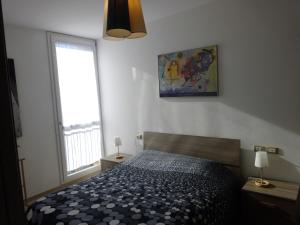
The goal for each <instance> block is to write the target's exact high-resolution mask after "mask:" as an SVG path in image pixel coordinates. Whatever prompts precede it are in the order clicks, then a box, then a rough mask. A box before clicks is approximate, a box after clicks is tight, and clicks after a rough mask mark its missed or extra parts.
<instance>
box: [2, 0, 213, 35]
mask: <svg viewBox="0 0 300 225" xmlns="http://www.w3.org/2000/svg"><path fill="white" fill-rule="evenodd" d="M207 1H212V0H142V4H143V10H144V14H145V20H146V23H147V22H151V21H154V20H158V19H161V18H163V17H167V16H170V15H172V14H175V13H178V12H180V11H185V10H188V9H190V8H194V7H196V6H198V5H200V4H203V3H205V2H207ZM2 6H3V14H4V21H5V23H6V24H14V25H19V26H25V27H31V28H36V29H43V30H49V31H56V32H62V33H66V34H73V35H78V36H83V37H89V38H95V39H97V38H100V37H101V35H102V15H103V0H2Z"/></svg>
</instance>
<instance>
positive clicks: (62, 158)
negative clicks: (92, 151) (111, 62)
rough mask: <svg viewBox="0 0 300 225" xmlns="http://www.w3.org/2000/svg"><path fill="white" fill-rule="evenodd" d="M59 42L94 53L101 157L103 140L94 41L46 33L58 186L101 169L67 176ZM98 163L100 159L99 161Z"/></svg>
mask: <svg viewBox="0 0 300 225" xmlns="http://www.w3.org/2000/svg"><path fill="white" fill-rule="evenodd" d="M58 41H61V42H65V43H69V44H73V45H79V46H82V45H85V46H88V47H89V48H91V49H92V51H93V53H94V65H95V76H96V82H97V84H96V86H97V95H98V107H99V120H100V121H99V122H100V132H101V134H100V139H101V146H100V147H101V155H102V156H103V155H104V142H103V141H104V138H103V123H102V113H101V95H100V78H99V68H98V52H97V44H96V41H95V40H92V39H87V38H82V37H77V36H71V35H66V34H60V33H54V32H47V42H48V54H49V65H50V77H51V90H52V93H51V94H52V101H53V114H54V125H55V136H56V147H57V156H58V165H59V180H60V184H63V183H65V182H69V181H71V180H74V179H78V178H80V177H83V176H86V175H88V174H91V173H93V172H96V171H98V170H100V169H101V167H100V164H99V165H94V166H91V167H89V168H86V169H83V170H81V171H79V172H76V173H73V174H70V175H68V172H67V160H66V151H65V142H64V136H63V134H62V132H61V131H60V130H61V126H62V109H61V101H60V90H59V81H58V68H57V57H56V49H55V43H56V42H58ZM99 162H100V159H99Z"/></svg>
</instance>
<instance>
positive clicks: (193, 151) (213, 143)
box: [144, 131, 241, 173]
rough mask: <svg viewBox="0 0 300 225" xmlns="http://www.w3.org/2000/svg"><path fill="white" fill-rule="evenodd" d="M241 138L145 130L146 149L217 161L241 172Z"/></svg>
mask: <svg viewBox="0 0 300 225" xmlns="http://www.w3.org/2000/svg"><path fill="white" fill-rule="evenodd" d="M240 145H241V144H240V140H238V139H227V138H214V137H201V136H191V135H180V134H167V133H157V132H148V131H147V132H144V150H159V151H163V152H171V153H176V154H183V155H189V156H195V157H200V158H205V159H210V160H214V161H217V162H219V163H221V164H223V165H225V166H227V167H229V168H230V169H232V170H234V171H235V172H237V173H239V172H240V154H241V149H240Z"/></svg>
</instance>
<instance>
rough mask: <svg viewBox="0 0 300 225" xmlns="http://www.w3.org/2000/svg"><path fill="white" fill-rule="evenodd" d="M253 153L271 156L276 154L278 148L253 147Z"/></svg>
mask: <svg viewBox="0 0 300 225" xmlns="http://www.w3.org/2000/svg"><path fill="white" fill-rule="evenodd" d="M254 151H255V152H258V151H265V152H268V153H272V154H278V152H279V148H277V147H270V146H262V145H254Z"/></svg>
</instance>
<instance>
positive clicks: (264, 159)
mask: <svg viewBox="0 0 300 225" xmlns="http://www.w3.org/2000/svg"><path fill="white" fill-rule="evenodd" d="M268 166H269V160H268V153H267V152H263V151H259V152H256V155H255V167H257V168H265V167H268Z"/></svg>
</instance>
